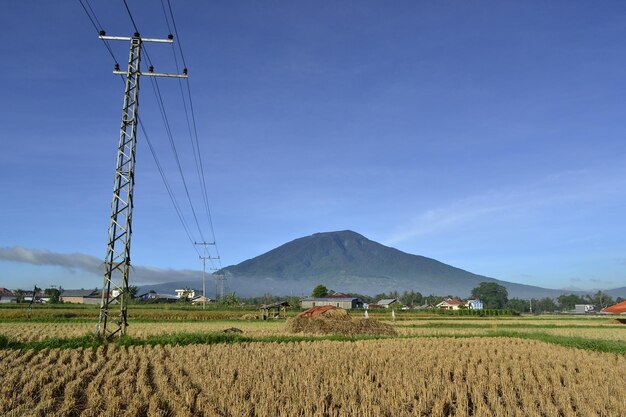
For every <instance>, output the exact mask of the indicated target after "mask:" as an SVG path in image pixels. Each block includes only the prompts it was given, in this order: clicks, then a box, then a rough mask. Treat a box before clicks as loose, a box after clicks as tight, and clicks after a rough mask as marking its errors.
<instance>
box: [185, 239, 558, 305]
mask: <svg viewBox="0 0 626 417" xmlns="http://www.w3.org/2000/svg"><path fill="white" fill-rule="evenodd" d="M218 273H223V274H225V275H226V277H227V282H228V286H229V288H230V289H231V290H234V291H237V294H240V295H242V296H251V295H262V294H264V293H268V292H269V293H272V294H278V295H288V294H290V293H291V294H308V293H310V292H311V290H312V289H313V287H314V286H315V285H317V284H324V285H326V286H327V287H328V288H331V289H333V290H336V291H341V292H356V293H361V294H371V295H374V294H377V293H381V292H390V291H394V290H397V291H400V292H401V291H404V290H415V291H419V292H421V293H422V294H424V295H428V294H439V295H457V296H460V297H468V296H469V295H470V292H471V290H472V288H474V287H476V286H477V285H478V284H479V283H480V282H483V281H489V282H496V283H498V284H501V285H504V286H505V287H506V288H507V289H508V291H509V297H520V298H530V297H534V298H539V297H556V296H558V295H560V294H563V293H564V292H566V291H561V290H553V289H546V288H540V287H535V286H530V285H522V284H516V283H511V282H506V281H500V280H497V279H495V278H489V277H485V276H482V275H477V274H473V273H471V272H468V271H465V270H463V269H459V268H455V267H453V266H450V265H446V264H444V263H442V262H439V261H437V260H435V259H431V258H427V257H424V256H419V255H412V254H409V253H405V252H402V251H400V250H398V249H394V248H391V247H388V246H384V245H382V244H380V243H377V242H374V241H371V240H369V239H367V238H366V237H364V236H362V235H360V234H358V233H355V232H353V231H350V230H345V231H337V232H327V233H316V234H314V235H311V236H307V237H303V238H300V239H296V240H293V241H291V242H288V243H285V244H284V245H282V246H279V247H277V248H275V249H273V250H271V251H269V252H266V253H264V254H262V255H259V256H257V257H255V258H252V259H249V260H247V261H244V262H241V263H240V264H238V265H232V266H229V267H226V268H223V269H222V270H221V271H218ZM211 281H212V280H211ZM181 284H182V283H178V284H174V285H178V286H180V285H181ZM195 287H197V283H196V284H195ZM207 288H210V287H207ZM210 293H211V294H212V293H213V291H210Z"/></svg>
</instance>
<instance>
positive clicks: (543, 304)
mask: <svg viewBox="0 0 626 417" xmlns="http://www.w3.org/2000/svg"><path fill="white" fill-rule="evenodd" d="M557 308H558V306H557V305H556V303H555V302H554V300H553V299H552V298H550V297H545V298H542V299H541V300H536V301H535V300H533V311H535V312H537V313H551V312H553V311H555V310H556V309H557Z"/></svg>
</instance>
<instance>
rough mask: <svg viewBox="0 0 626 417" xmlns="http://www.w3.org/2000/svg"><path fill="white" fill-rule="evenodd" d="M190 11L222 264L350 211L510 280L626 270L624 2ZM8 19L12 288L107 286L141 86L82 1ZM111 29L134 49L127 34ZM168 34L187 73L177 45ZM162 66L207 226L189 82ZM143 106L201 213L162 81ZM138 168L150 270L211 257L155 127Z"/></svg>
mask: <svg viewBox="0 0 626 417" xmlns="http://www.w3.org/2000/svg"><path fill="white" fill-rule="evenodd" d="M91 4H92V6H93V7H94V9H95V11H96V12H97V14H98V17H99V19H100V20H101V22H102V24H103V26H104V28H105V29H106V30H107V33H108V34H111V35H124V36H127V35H130V34H131V33H132V32H133V30H132V26H131V23H130V21H129V19H128V17H127V15H126V14H125V10H124V8H123V7H124V6H123V3H122V2H121V1H119V2H118V1H104V0H91ZM129 5H130V7H131V8H132V10H133V12H134V14H135V17H136V20H137V25H138V26H139V29H140V31H141V32H142V35H143V36H150V37H165V36H166V35H167V33H168V30H167V27H166V24H165V20H164V17H163V12H162V10H161V3H160V1H158V0H152V1H135V0H131V1H129ZM173 7H174V11H175V14H176V19H177V22H176V23H177V25H178V29H179V33H180V36H181V40H182V44H183V48H184V53H185V58H186V61H187V64H188V66H189V73H190V77H191V78H190V82H191V87H192V94H193V100H194V105H195V110H196V116H197V124H198V130H199V138H200V146H201V150H202V154H203V160H204V167H205V173H206V178H207V184H208V191H209V200H210V204H211V208H212V214H213V221H214V224H215V232H216V237H217V243H218V245H219V249H220V253H221V256H222V264H223V265H230V264H235V263H239V262H241V261H243V260H245V259H248V258H250V257H253V256H256V255H259V254H261V253H262V252H265V251H267V250H270V249H272V248H274V247H276V246H278V245H280V244H282V243H284V242H286V241H289V240H292V239H295V238H298V237H301V236H305V235H309V234H311V233H315V232H320V231H331V230H344V229H351V230H354V231H357V232H359V233H361V234H363V235H365V236H367V237H368V238H370V239H372V240H376V241H379V242H381V243H384V244H388V245H391V246H394V247H396V248H398V249H401V250H403V251H406V252H409V253H415V254H420V255H424V256H429V257H433V258H435V259H438V260H440V261H442V262H445V263H448V264H451V265H454V266H457V267H460V268H464V269H467V270H470V271H472V272H475V273H479V274H483V275H488V276H492V277H495V278H499V279H503V280H508V281H513V282H519V283H526V284H532V285H540V286H544V287H550V288H563V287H576V288H583V289H592V288H614V287H620V286H624V285H626V243H625V240H624V238H623V236H624V235H626V222H624V221H623V213H624V212H625V210H624V209H625V206H626V142H625V141H624V134H625V130H626V129H625V123H624V120H625V118H624V113H625V110H626V107H625V105H624V103H625V101H624V97H626V94H625V93H626V91H625V90H626V88H625V87H624V81H625V80H626V76H625V75H624V74H625V72H624V68H626V48H625V47H624V43H623V39H625V38H626V26H624V25H623V21H624V18H625V17H626V4H624V3H623V2H618V1H606V2H602V3H598V2H591V1H587V2H583V1H554V2H541V1H537V2H532V1H529V2H513V1H511V2H506V1H505V2H502V1H498V2H495V1H493V2H488V1H479V2H471V4H470V2H463V1H441V2H422V1H397V2H381V1H323V2H301V1H282V2H279V1H268V2H257V1H211V2H199V1H198V2H179V1H173ZM0 25H1V27H2V29H3V33H4V34H5V41H4V42H2V43H1V44H0V51H1V52H2V56H3V64H2V65H1V66H0V76H1V77H0V80H1V81H0V83H1V86H2V94H1V95H0V124H1V126H2V133H1V138H2V139H1V143H2V148H3V150H2V152H1V153H0V185H1V186H2V189H3V194H2V199H1V201H2V209H0V221H1V224H2V228H1V229H0V286H6V287H30V286H31V285H33V284H35V283H36V284H38V285H39V286H47V285H51V284H54V285H63V286H64V287H65V288H77V287H95V286H98V285H101V278H100V275H99V274H98V273H97V272H94V268H95V266H94V263H96V261H95V259H96V258H97V259H102V258H103V257H104V253H105V246H106V233H107V227H108V216H109V204H110V199H111V192H112V180H113V169H114V158H115V149H116V144H117V136H118V128H119V117H120V110H121V97H122V91H121V89H122V86H121V83H120V81H119V79H117V78H116V77H114V76H113V75H112V74H111V70H112V66H113V64H112V59H111V57H110V56H109V55H108V53H107V51H106V50H105V48H104V47H103V46H102V44H101V43H100V42H99V41H98V40H97V38H96V36H95V32H94V29H93V27H91V24H90V23H89V21H88V20H87V17H86V16H85V14H84V12H83V10H82V9H81V7H80V4H79V2H78V1H73V2H41V1H15V0H9V1H5V2H4V3H3V13H2V14H1V15H0ZM112 47H113V49H114V53H115V54H116V56H117V57H118V60H120V61H121V63H122V66H124V60H125V59H126V56H127V54H128V52H127V45H126V44H125V43H121V42H120V43H114V44H112ZM148 49H149V52H150V57H151V58H152V60H153V61H154V62H155V64H156V66H157V68H156V69H157V71H163V72H173V71H175V68H174V63H173V58H172V52H171V48H170V47H169V46H162V45H148ZM159 83H160V87H161V89H162V92H163V95H164V97H165V105H166V108H167V111H168V115H169V118H170V122H171V124H172V126H173V128H174V139H175V141H176V144H177V146H178V150H179V153H180V154H181V158H182V162H183V164H184V167H185V174H186V176H187V180H188V182H189V185H190V190H191V194H192V198H193V201H194V204H195V205H196V209H197V211H198V212H199V213H201V215H200V218H201V227H202V229H203V230H204V231H205V232H204V233H205V234H207V236H208V234H209V233H208V232H207V230H208V225H207V221H206V220H205V218H206V216H205V215H204V210H203V209H202V204H201V197H200V189H199V187H198V181H197V180H196V177H195V167H194V165H193V156H192V153H191V147H190V145H189V136H188V133H187V125H186V124H185V122H184V113H183V112H182V100H181V97H180V91H179V90H178V89H179V86H178V84H177V81H175V80H169V79H164V80H160V81H159ZM140 103H141V104H140V114H141V117H142V119H143V120H144V123H145V125H146V128H147V130H148V133H149V135H150V138H151V139H152V142H153V143H154V144H155V147H156V148H157V152H158V155H159V158H160V160H161V162H162V164H163V165H164V167H165V171H166V174H167V175H168V178H169V179H170V181H171V182H172V184H173V186H174V188H175V189H176V192H177V198H178V200H179V201H180V202H181V205H183V206H185V207H186V208H185V216H186V217H187V218H188V221H191V214H190V211H189V209H188V208H187V207H188V206H187V204H186V200H185V197H184V194H183V193H182V186H181V183H180V180H179V177H178V176H177V171H176V168H175V164H174V159H173V157H172V152H171V150H170V149H169V144H168V142H167V138H166V136H165V130H164V128H163V122H162V120H161V118H160V115H159V111H158V107H157V105H156V100H155V96H154V93H153V91H152V88H151V87H150V83H149V82H148V80H147V79H144V80H143V82H142V88H141V101H140ZM136 175H137V180H136V182H137V185H136V189H135V215H134V235H133V242H132V243H133V246H132V251H133V257H132V260H133V263H134V264H135V265H137V268H138V269H139V270H140V272H138V273H137V276H138V278H140V279H142V280H144V281H149V280H150V277H155V278H154V280H169V278H172V279H176V278H188V277H189V276H194V274H195V272H194V271H197V270H199V269H200V268H201V264H200V262H199V260H198V259H197V254H196V252H195V251H194V249H193V247H192V245H191V244H190V242H189V241H188V239H187V236H186V235H185V233H184V231H183V229H182V227H181V225H180V223H179V220H178V218H177V217H176V214H175V212H174V210H173V208H172V204H171V202H170V200H169V198H168V196H167V193H166V191H165V187H164V186H163V184H162V182H161V178H160V177H159V174H158V171H157V169H156V166H155V163H154V160H153V159H152V156H151V155H150V153H149V149H148V147H147V146H146V143H145V140H144V138H143V137H142V136H141V134H140V135H139V144H138V162H137V173H136ZM194 233H195V234H194V236H193V237H194V239H196V240H199V236H198V233H197V232H194ZM207 236H205V237H207Z"/></svg>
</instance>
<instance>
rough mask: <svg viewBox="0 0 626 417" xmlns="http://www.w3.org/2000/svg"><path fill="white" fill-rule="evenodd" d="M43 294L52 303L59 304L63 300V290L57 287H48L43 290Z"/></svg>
mask: <svg viewBox="0 0 626 417" xmlns="http://www.w3.org/2000/svg"><path fill="white" fill-rule="evenodd" d="M43 295H44V296H45V297H47V298H48V299H49V300H48V302H49V303H50V304H57V303H60V302H61V291H59V290H58V289H57V288H46V289H45V290H43Z"/></svg>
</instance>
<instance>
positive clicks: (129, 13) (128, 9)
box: [122, 0, 148, 56]
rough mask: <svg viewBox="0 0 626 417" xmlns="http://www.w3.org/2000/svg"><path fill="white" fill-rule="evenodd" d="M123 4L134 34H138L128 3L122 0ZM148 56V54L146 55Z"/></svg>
mask: <svg viewBox="0 0 626 417" xmlns="http://www.w3.org/2000/svg"><path fill="white" fill-rule="evenodd" d="M122 1H123V2H124V6H126V11H127V12H128V17H130V21H131V22H132V23H133V27H134V28H135V32H137V33H139V29H137V25H136V24H135V19H133V14H132V13H131V12H130V8H129V7H128V3H126V0H122ZM146 56H148V54H146Z"/></svg>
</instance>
